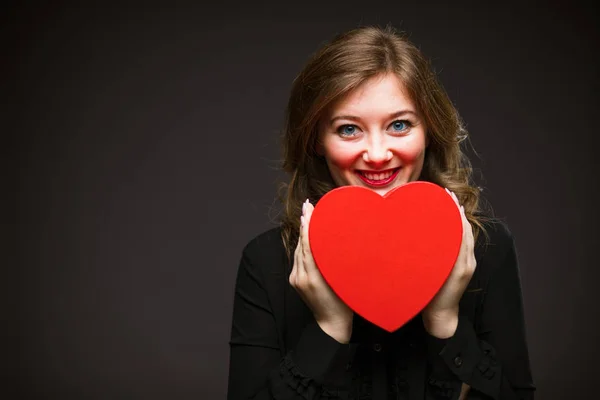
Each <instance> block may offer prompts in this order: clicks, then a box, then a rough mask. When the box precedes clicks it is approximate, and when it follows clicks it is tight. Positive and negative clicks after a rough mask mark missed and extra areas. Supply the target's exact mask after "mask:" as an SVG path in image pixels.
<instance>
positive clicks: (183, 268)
mask: <svg viewBox="0 0 600 400" xmlns="http://www.w3.org/2000/svg"><path fill="white" fill-rule="evenodd" d="M444 3H446V2H439V4H435V3H428V4H427V3H425V4H424V3H419V4H421V5H419V6H416V5H414V4H413V2H403V1H395V2H388V3H383V2H376V1H369V2H364V3H356V4H351V3H349V2H339V3H329V2H316V3H314V4H309V3H302V4H300V3H295V4H290V5H288V4H285V5H278V6H274V5H252V6H250V5H245V6H239V5H235V4H232V3H219V4H218V5H215V4H212V5H210V6H200V5H197V6H193V7H190V6H189V5H188V6H186V7H176V6H175V5H174V3H166V4H168V5H165V6H163V7H162V8H161V7H147V8H132V7H130V8H128V7H126V6H125V5H124V4H121V5H120V6H119V7H111V8H107V7H103V8H92V7H90V8H81V7H74V6H69V5H56V4H55V5H53V6H45V7H42V8H26V7H24V6H20V7H18V8H17V7H13V8H10V9H9V8H6V9H5V10H4V11H3V13H2V15H3V17H2V19H3V23H2V25H1V26H2V28H1V29H2V43H3V46H2V49H3V53H4V54H3V56H2V60H3V61H2V71H3V74H2V83H1V84H2V86H1V87H0V88H1V89H2V94H3V96H2V97H3V98H4V99H3V103H2V104H3V107H2V111H1V115H2V118H3V121H4V122H3V128H2V130H3V131H4V132H3V133H4V136H5V137H7V138H9V139H8V140H6V142H5V143H4V145H3V146H2V150H1V151H2V160H3V172H4V173H7V175H6V179H5V180H4V181H5V183H6V185H5V187H6V189H5V190H6V192H5V194H7V195H8V196H7V198H8V201H9V202H10V204H9V206H10V205H12V204H13V203H12V202H13V197H12V193H16V197H15V198H14V201H15V203H14V205H15V211H16V212H14V213H13V212H9V213H8V214H7V216H6V217H5V221H6V223H5V224H4V226H6V227H8V228H9V229H8V230H7V235H6V239H7V240H5V241H4V246H3V247H6V249H7V252H6V254H7V255H9V256H15V257H14V259H15V262H12V261H10V260H11V259H12V258H7V260H9V261H8V262H7V263H6V264H5V268H4V270H5V271H6V273H5V274H4V279H2V283H3V287H4V290H3V294H4V297H5V298H4V301H3V308H4V312H3V315H4V316H5V317H4V318H3V319H4V322H5V323H3V325H4V326H5V328H4V329H3V333H2V334H3V336H4V340H3V342H4V343H5V344H6V345H7V349H6V352H5V354H7V355H8V357H3V362H2V365H3V375H4V377H5V378H8V379H9V384H8V385H3V389H2V391H6V392H9V393H12V394H11V395H10V397H3V398H17V396H16V394H15V391H18V392H19V393H20V394H21V396H22V397H27V398H40V399H46V398H58V397H60V398H81V399H84V398H85V399H107V398H111V399H116V398H123V399H125V398H127V399H142V398H143V399H192V398H200V399H220V398H224V397H225V391H226V380H227V368H228V351H229V350H228V344H227V341H228V339H229V332H230V323H231V321H230V319H231V309H232V299H233V297H232V296H233V285H234V279H235V274H236V270H237V264H238V260H239V256H240V253H241V249H242V247H243V246H244V244H245V243H246V242H247V241H249V240H250V239H251V238H252V237H253V236H255V235H256V234H258V233H259V232H261V231H263V230H265V229H267V228H269V227H271V226H273V222H272V221H271V220H272V218H275V217H276V208H275V209H273V211H270V210H271V207H272V205H273V201H274V197H275V193H276V182H277V181H278V180H279V179H281V178H282V177H283V175H282V174H281V173H279V172H278V171H277V167H278V165H279V164H278V161H279V158H280V153H279V147H278V146H279V142H278V134H279V131H280V128H281V124H282V115H283V109H284V106H285V103H286V101H287V96H288V91H289V89H290V86H291V82H292V79H293V78H294V76H295V75H296V74H297V73H298V72H299V70H300V69H301V67H302V65H303V63H304V62H305V61H306V59H307V57H308V56H309V54H310V53H311V52H313V51H314V50H315V49H316V48H317V47H318V45H320V44H321V43H322V42H323V41H325V40H327V39H329V38H330V37H331V36H332V35H334V34H335V33H338V32H340V31H342V30H345V29H349V28H352V27H355V26H357V25H359V24H371V23H374V24H380V25H383V24H386V23H388V22H390V23H392V24H394V25H395V26H396V27H398V28H401V29H404V30H406V31H407V32H409V33H410V34H411V37H412V39H413V40H414V41H415V42H416V43H417V44H418V45H419V46H420V47H421V48H422V49H423V51H424V52H425V53H426V54H427V55H428V56H429V57H430V58H431V59H432V60H433V63H434V65H435V68H436V70H437V71H439V73H440V77H441V80H442V82H443V83H444V85H445V86H446V88H447V90H448V91H449V93H450V96H451V98H452V99H453V100H454V101H455V103H456V105H457V107H458V109H459V111H460V112H461V114H462V116H463V118H464V119H465V120H466V122H467V127H468V129H469V131H470V132H471V135H472V143H473V145H474V147H475V149H476V150H477V151H478V153H479V156H480V158H479V159H474V160H473V162H474V164H475V166H476V167H477V168H478V170H480V171H481V172H482V174H483V176H482V177H481V178H480V183H481V184H482V185H483V186H484V187H485V196H486V198H487V199H488V200H489V201H490V202H491V204H492V205H493V207H494V210H495V212H496V214H497V216H499V217H503V218H505V220H506V221H507V222H508V224H509V226H510V228H511V230H512V231H513V233H514V235H515V237H516V240H517V246H518V250H519V256H520V262H521V268H522V271H521V272H522V282H523V292H524V299H525V307H526V320H527V329H528V338H529V343H530V350H531V359H532V365H533V369H534V377H535V382H536V384H537V386H538V388H539V390H538V398H539V399H564V398H588V397H585V396H584V394H587V393H588V392H589V391H591V390H592V389H593V388H596V387H597V385H598V383H597V379H598V375H597V372H598V367H597V365H598V359H599V358H600V352H599V351H598V348H599V346H598V345H597V338H598V337H599V336H600V335H599V333H600V330H599V328H597V323H596V322H597V315H598V313H597V310H596V309H595V308H596V307H592V306H591V305H595V304H597V302H596V295H597V292H598V290H597V284H596V278H597V276H598V275H597V274H596V268H597V266H598V263H597V261H596V257H595V256H594V254H593V249H594V246H597V244H598V240H597V239H598V235H597V222H598V214H597V209H596V208H595V207H596V205H597V204H598V201H599V200H600V199H599V196H598V191H597V189H596V185H597V183H596V176H595V173H596V170H597V168H596V166H597V161H596V159H595V156H596V154H597V151H595V150H596V147H595V143H596V142H597V141H596V140H595V136H596V135H597V131H598V130H597V120H596V118H597V115H598V113H597V106H598V102H597V97H596V93H597V91H598V89H599V88H598V67H597V64H596V62H595V59H596V57H595V53H596V52H597V36H598V28H597V26H598V25H597V23H598V20H597V18H596V17H595V16H594V14H593V12H592V11H593V8H587V9H586V8H583V7H582V6H579V5H577V4H576V3H570V4H571V5H570V6H566V5H558V4H553V3H546V4H543V3H542V4H540V5H538V6H537V7H534V6H528V7H524V6H523V4H522V3H524V2H520V3H513V4H509V3H504V2H502V3H500V2H496V3H495V4H493V5H485V6H476V7H474V6H472V5H468V6H467V5H449V4H448V5H444ZM448 3H450V2H448ZM57 4H59V3H57ZM13 171H14V172H13ZM9 210H10V208H9ZM13 226H14V228H12V227H13ZM14 239H16V241H15V243H14V245H13V243H12V242H11V240H14ZM0 393H1V392H0Z"/></svg>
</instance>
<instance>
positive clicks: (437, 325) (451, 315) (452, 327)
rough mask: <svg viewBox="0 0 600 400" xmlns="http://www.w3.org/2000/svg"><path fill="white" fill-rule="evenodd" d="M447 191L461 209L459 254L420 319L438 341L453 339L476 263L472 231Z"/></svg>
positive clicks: (462, 209)
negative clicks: (463, 299) (460, 303)
mask: <svg viewBox="0 0 600 400" xmlns="http://www.w3.org/2000/svg"><path fill="white" fill-rule="evenodd" d="M446 191H447V192H448V193H449V194H450V195H451V196H452V198H453V199H454V201H455V203H456V206H457V207H459V209H460V215H461V218H462V226H463V236H462V242H461V245H460V251H459V253H458V258H457V259H456V263H455V264H454V267H453V268H452V271H451V272H450V276H448V279H446V282H445V283H444V285H443V286H442V288H441V289H440V290H439V291H438V293H437V294H436V295H435V297H434V298H433V299H432V300H431V302H429V304H428V305H427V306H426V307H425V309H424V310H423V312H422V313H421V316H422V318H423V325H424V326H425V330H427V332H429V334H430V335H432V336H435V337H438V338H440V339H446V338H449V337H451V336H452V335H454V332H456V327H457V326H458V303H459V301H460V299H461V297H462V295H463V293H464V291H465V289H466V288H467V285H468V284H469V282H470V281H471V277H472V276H473V273H474V272H475V267H476V266H477V261H476V260H475V252H474V248H475V243H474V242H475V241H474V239H473V229H472V227H471V224H470V223H469V221H468V220H467V217H466V215H465V210H464V207H463V206H461V205H460V204H459V202H458V198H457V197H456V195H455V194H454V192H450V191H449V190H448V189H446Z"/></svg>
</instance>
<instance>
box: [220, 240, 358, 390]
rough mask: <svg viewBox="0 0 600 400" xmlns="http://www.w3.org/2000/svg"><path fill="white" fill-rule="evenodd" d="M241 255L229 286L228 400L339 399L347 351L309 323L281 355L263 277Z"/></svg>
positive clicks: (348, 355)
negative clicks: (231, 287) (231, 301)
mask: <svg viewBox="0 0 600 400" xmlns="http://www.w3.org/2000/svg"><path fill="white" fill-rule="evenodd" d="M246 250H247V247H246V249H244V253H243V255H242V259H241V262H240V266H239V269H238V274H237V279H236V285H235V296H234V304H233V321H232V329H231V340H230V342H229V344H230V359H229V381H228V393H227V398H228V400H242V399H278V400H279V399H281V400H283V399H303V400H310V399H336V398H340V397H342V396H343V395H344V391H345V390H347V387H344V385H343V384H342V382H345V380H344V378H345V375H346V374H347V372H346V365H347V364H348V363H349V361H350V357H351V355H352V354H353V351H352V349H351V346H350V345H345V344H341V343H339V342H337V341H336V340H335V339H333V338H332V337H330V336H329V335H327V334H326V333H325V332H323V330H322V329H321V328H320V327H319V325H318V324H317V323H316V322H315V321H314V320H313V321H312V322H311V323H309V324H307V326H306V327H305V329H304V331H303V332H302V334H301V336H300V339H299V341H298V343H297V345H296V346H295V348H294V349H292V350H290V351H289V352H287V354H284V350H283V349H282V348H281V346H280V344H279V340H278V337H279V335H278V329H277V323H276V321H275V316H274V314H273V311H272V307H271V305H270V299H269V296H268V293H267V290H266V289H265V285H264V279H263V276H262V275H261V272H260V270H259V269H258V268H255V266H253V265H252V261H251V257H250V256H249V255H248V252H247V251H246ZM281 300H282V299H281Z"/></svg>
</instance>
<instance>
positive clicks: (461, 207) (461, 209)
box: [460, 206, 465, 214]
mask: <svg viewBox="0 0 600 400" xmlns="http://www.w3.org/2000/svg"><path fill="white" fill-rule="evenodd" d="M460 211H461V212H462V213H463V214H464V213H465V207H463V206H460Z"/></svg>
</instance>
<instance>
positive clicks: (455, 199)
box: [445, 188, 460, 207]
mask: <svg viewBox="0 0 600 400" xmlns="http://www.w3.org/2000/svg"><path fill="white" fill-rule="evenodd" d="M445 189H446V192H448V194H449V195H450V197H451V198H452V200H454V204H456V207H460V202H459V201H458V197H456V194H455V193H454V192H452V191H450V190H449V189H448V188H445Z"/></svg>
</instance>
